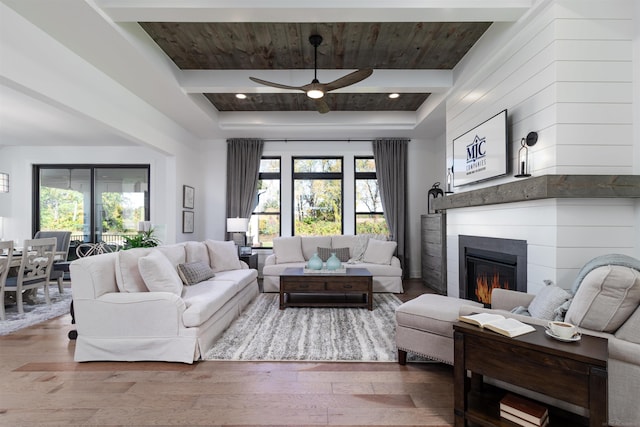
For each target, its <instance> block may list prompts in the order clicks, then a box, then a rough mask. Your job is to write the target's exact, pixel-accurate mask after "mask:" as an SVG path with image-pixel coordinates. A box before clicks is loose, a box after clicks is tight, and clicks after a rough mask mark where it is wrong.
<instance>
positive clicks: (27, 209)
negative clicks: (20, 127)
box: [0, 146, 205, 243]
mask: <svg viewBox="0 0 640 427" xmlns="http://www.w3.org/2000/svg"><path fill="white" fill-rule="evenodd" d="M176 159H178V160H176ZM201 162H202V161H201V160H200V159H199V157H198V156H195V155H193V154H191V155H189V150H188V149H185V150H183V152H182V153H181V155H180V156H178V157H174V156H168V155H165V154H161V153H158V152H157V151H155V150H151V149H148V148H142V147H108V148H106V147H55V148H47V147H19V146H12V147H4V148H2V150H0V170H2V171H3V172H8V173H9V175H10V180H11V189H10V192H9V193H8V194H5V195H3V196H8V201H9V204H10V214H9V215H8V217H7V218H4V220H3V230H4V236H3V237H4V238H6V239H10V240H20V241H22V240H24V239H25V238H28V237H30V236H31V234H32V232H31V218H32V188H33V187H32V166H33V165H35V164H41V165H46V164H149V165H150V166H151V168H150V184H151V199H150V212H151V222H152V223H153V224H155V225H156V226H157V228H158V231H159V235H160V237H161V238H162V239H163V241H164V242H165V243H173V242H175V241H181V240H189V239H190V238H191V236H194V235H191V234H188V235H183V234H182V233H181V221H182V215H181V211H182V209H181V207H182V183H183V182H184V183H185V184H189V185H192V186H194V187H195V188H196V189H200V190H201V191H202V190H204V177H201V176H200V175H199V173H198V171H199V170H202V169H201V167H200V166H199V165H200V164H201ZM197 196H198V194H197V193H196V209H195V211H196V212H198V211H200V212H203V211H204V205H205V204H204V202H201V201H200V200H198V197H197ZM5 201H6V200H5V199H4V198H3V200H2V202H3V203H4V202H5ZM201 217H204V215H201ZM196 221H197V223H196V232H197V233H198V234H197V236H198V237H197V238H204V229H205V228H204V222H205V221H204V218H199V217H198V216H197V215H196Z"/></svg>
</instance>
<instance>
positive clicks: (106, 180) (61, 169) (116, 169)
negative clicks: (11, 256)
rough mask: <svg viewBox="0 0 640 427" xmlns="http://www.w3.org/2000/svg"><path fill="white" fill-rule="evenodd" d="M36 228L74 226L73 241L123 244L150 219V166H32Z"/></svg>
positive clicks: (52, 229) (48, 229)
mask: <svg viewBox="0 0 640 427" xmlns="http://www.w3.org/2000/svg"><path fill="white" fill-rule="evenodd" d="M33 182H34V192H33V194H34V200H33V206H34V210H33V211H34V221H33V227H34V229H33V233H34V234H35V232H36V231H38V230H47V231H56V230H67V231H71V232H72V234H71V240H72V241H74V242H100V241H104V242H107V243H116V244H119V245H121V244H123V243H124V238H125V237H127V236H131V235H135V234H137V231H138V222H139V221H145V220H146V221H148V220H149V166H148V165H127V166H110V165H109V166H106V165H89V166H87V165H81V166H80V165H78V166H75V165H74V166H70V165H64V166H61V165H46V166H43V165H39V166H34V180H33Z"/></svg>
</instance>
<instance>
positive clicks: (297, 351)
mask: <svg viewBox="0 0 640 427" xmlns="http://www.w3.org/2000/svg"><path fill="white" fill-rule="evenodd" d="M400 304H401V301H400V300H399V299H398V298H397V297H396V296H395V295H393V294H382V293H377V294H374V298H373V311H369V310H367V309H363V308H317V307H315V308H307V307H302V308H295V307H289V308H287V309H286V310H280V309H279V295H278V294H270V293H267V294H260V295H259V296H258V297H257V298H256V299H255V300H254V302H252V303H251V304H250V305H249V306H248V307H247V308H246V309H245V311H244V312H243V313H242V314H241V315H240V317H239V318H238V319H236V321H235V322H234V323H232V324H231V326H230V327H229V328H228V329H227V330H226V331H225V332H224V333H223V335H222V336H221V337H220V338H219V339H218V341H217V342H216V343H215V344H214V346H213V348H211V349H210V350H209V351H208V352H207V353H206V354H205V356H204V359H206V360H247V361H359V362H360V361H367V362H373V361H377V362H392V361H397V353H396V347H395V326H396V320H395V309H396V307H398V306H399V305H400Z"/></svg>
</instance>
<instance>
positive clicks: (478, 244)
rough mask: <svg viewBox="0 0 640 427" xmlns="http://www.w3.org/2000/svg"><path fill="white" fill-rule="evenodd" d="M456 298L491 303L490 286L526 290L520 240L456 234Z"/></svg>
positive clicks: (524, 245) (524, 249) (524, 255)
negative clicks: (458, 248) (457, 275)
mask: <svg viewBox="0 0 640 427" xmlns="http://www.w3.org/2000/svg"><path fill="white" fill-rule="evenodd" d="M459 244H460V261H459V262H460V289H459V290H460V297H461V298H467V299H471V300H473V301H477V302H481V303H483V304H485V305H486V306H490V305H491V291H492V290H493V289H494V288H502V289H512V290H518V291H522V292H526V287H527V276H526V274H527V243H526V241H524V240H513V239H496V238H491V237H481V236H462V235H461V236H459Z"/></svg>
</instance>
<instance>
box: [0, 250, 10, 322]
mask: <svg viewBox="0 0 640 427" xmlns="http://www.w3.org/2000/svg"><path fill="white" fill-rule="evenodd" d="M12 257H13V241H6V242H0V291H2V292H0V319H2V320H4V317H5V315H4V287H5V284H6V283H7V276H8V274H9V269H10V268H11V260H12Z"/></svg>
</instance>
